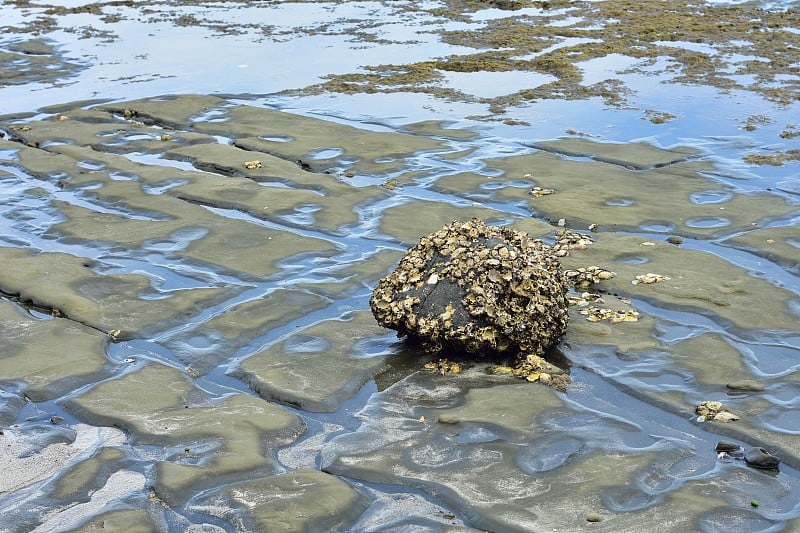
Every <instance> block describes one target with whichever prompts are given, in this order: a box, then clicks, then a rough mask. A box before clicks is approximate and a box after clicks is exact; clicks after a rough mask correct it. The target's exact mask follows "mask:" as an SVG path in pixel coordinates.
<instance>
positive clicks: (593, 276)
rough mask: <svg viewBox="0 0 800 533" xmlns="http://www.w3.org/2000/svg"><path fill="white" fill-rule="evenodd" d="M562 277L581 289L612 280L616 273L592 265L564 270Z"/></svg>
mask: <svg viewBox="0 0 800 533" xmlns="http://www.w3.org/2000/svg"><path fill="white" fill-rule="evenodd" d="M564 275H565V276H566V277H567V279H568V280H569V282H570V283H572V284H573V285H574V286H576V287H583V286H586V285H591V284H592V283H600V282H601V281H604V280H609V279H612V278H613V277H614V276H616V275H617V273H616V272H611V271H610V270H606V269H604V268H600V267H598V266H594V265H592V266H588V267H581V268H577V269H573V270H566V271H564Z"/></svg>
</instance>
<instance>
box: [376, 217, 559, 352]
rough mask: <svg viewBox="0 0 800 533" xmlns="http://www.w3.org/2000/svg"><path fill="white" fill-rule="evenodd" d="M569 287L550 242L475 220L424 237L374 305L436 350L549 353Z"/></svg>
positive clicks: (381, 319) (380, 288)
mask: <svg viewBox="0 0 800 533" xmlns="http://www.w3.org/2000/svg"><path fill="white" fill-rule="evenodd" d="M568 287H569V284H568V283H567V281H566V279H565V277H564V274H563V273H562V271H561V265H560V263H559V260H558V258H557V257H555V255H554V254H553V250H552V249H551V248H550V247H549V246H548V245H546V244H544V243H543V242H541V241H539V240H536V239H532V238H530V237H528V235H527V234H525V233H522V232H519V231H515V230H512V229H510V228H502V227H494V226H487V225H486V224H485V223H484V222H483V221H482V220H479V219H472V220H471V221H468V222H459V221H455V222H452V223H451V224H448V225H446V226H444V227H443V228H442V229H440V230H439V231H437V232H435V233H432V234H430V235H427V236H425V237H422V239H421V240H420V242H419V244H417V245H416V246H414V247H412V248H411V249H409V250H408V252H407V253H406V255H405V256H404V257H403V258H402V259H401V261H400V264H399V265H398V267H397V269H395V271H394V272H392V273H391V274H390V275H388V276H387V277H385V278H383V279H381V280H380V281H379V282H378V285H377V287H376V288H375V290H374V291H373V294H372V299H371V300H370V307H371V308H372V313H373V315H375V318H376V319H377V321H378V323H379V324H381V325H382V326H384V327H387V328H391V329H394V330H396V331H397V332H398V335H399V336H403V335H407V336H409V337H410V338H413V339H415V340H418V341H419V342H420V343H421V345H422V347H423V349H425V350H426V351H428V352H430V353H441V352H445V351H466V352H468V353H471V354H476V355H479V356H485V355H491V354H502V353H509V352H511V353H514V352H526V353H542V352H544V351H545V350H546V349H547V348H548V347H550V346H552V345H553V344H555V343H556V342H557V341H558V340H559V339H560V338H561V336H562V335H563V334H564V332H565V331H566V327H567V320H568V314H567V308H568V304H567V290H568Z"/></svg>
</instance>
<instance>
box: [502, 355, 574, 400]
mask: <svg viewBox="0 0 800 533" xmlns="http://www.w3.org/2000/svg"><path fill="white" fill-rule="evenodd" d="M489 372H491V373H492V374H498V375H514V376H516V377H518V378H520V379H525V380H527V381H529V382H531V383H535V382H541V383H544V384H546V385H550V386H551V387H553V388H554V389H556V390H559V391H561V392H566V390H567V385H569V384H570V383H571V382H572V379H571V378H570V377H569V375H568V374H567V373H565V372H564V371H563V370H562V369H560V368H559V367H557V366H556V365H554V364H552V363H550V362H549V361H547V360H546V359H544V358H543V357H541V356H539V355H536V354H527V355H524V356H518V357H517V361H516V363H515V365H514V366H513V367H512V366H504V365H495V366H491V367H489Z"/></svg>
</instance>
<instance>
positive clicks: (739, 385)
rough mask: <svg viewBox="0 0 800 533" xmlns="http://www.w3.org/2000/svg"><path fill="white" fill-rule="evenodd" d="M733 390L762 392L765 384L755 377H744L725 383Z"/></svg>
mask: <svg viewBox="0 0 800 533" xmlns="http://www.w3.org/2000/svg"><path fill="white" fill-rule="evenodd" d="M725 386H726V387H727V388H729V389H730V390H731V391H732V392H761V391H763V390H764V385H763V384H761V383H759V382H758V381H756V380H754V379H742V380H739V381H734V382H732V383H728V384H727V385H725Z"/></svg>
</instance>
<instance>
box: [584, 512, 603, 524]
mask: <svg viewBox="0 0 800 533" xmlns="http://www.w3.org/2000/svg"><path fill="white" fill-rule="evenodd" d="M586 521H587V522H599V521H600V515H599V514H597V513H589V514H587V515H586Z"/></svg>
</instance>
